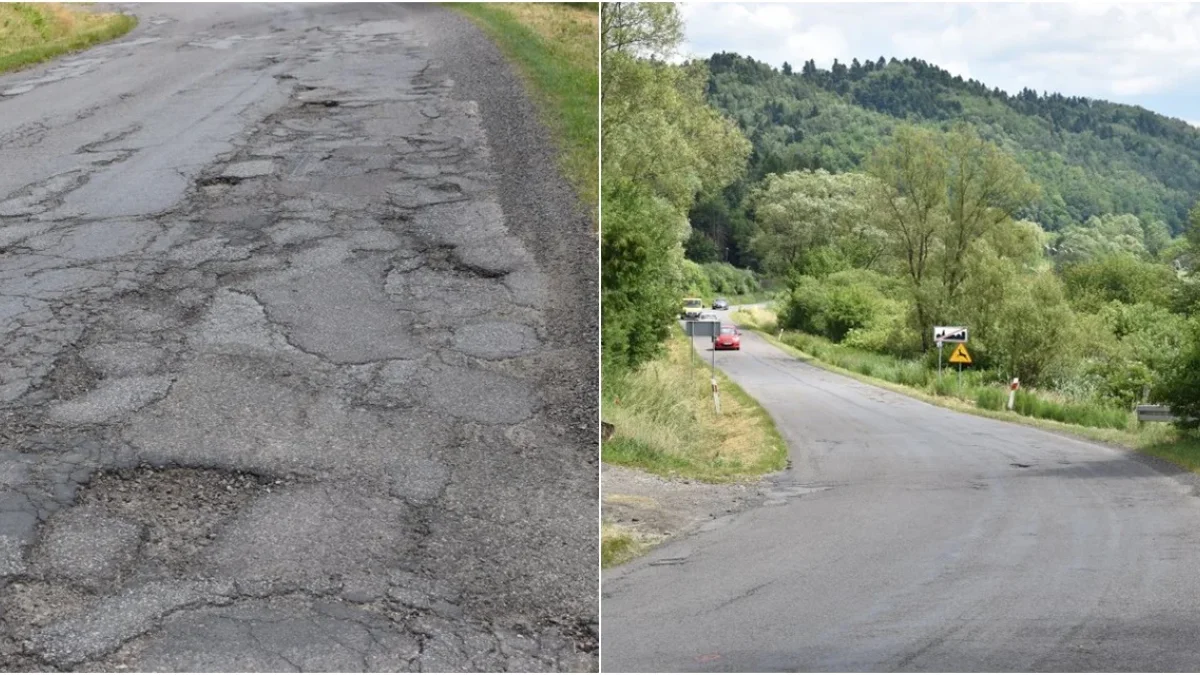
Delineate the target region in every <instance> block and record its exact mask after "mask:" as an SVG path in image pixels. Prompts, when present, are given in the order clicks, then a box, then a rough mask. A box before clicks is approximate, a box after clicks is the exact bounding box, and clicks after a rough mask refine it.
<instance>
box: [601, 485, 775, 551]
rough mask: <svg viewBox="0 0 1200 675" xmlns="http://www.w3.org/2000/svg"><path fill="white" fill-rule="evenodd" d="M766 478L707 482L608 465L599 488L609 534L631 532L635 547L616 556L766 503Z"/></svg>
mask: <svg viewBox="0 0 1200 675" xmlns="http://www.w3.org/2000/svg"><path fill="white" fill-rule="evenodd" d="M769 490H770V482H769V481H768V480H767V479H762V478H760V479H757V480H746V481H742V482H737V483H704V482H701V481H698V480H693V479H688V478H664V477H662V476H656V475H654V474H650V473H646V472H644V471H638V470H637V469H629V468H625V467H621V466H613V465H611V464H604V465H602V467H601V473H600V492H601V500H602V504H603V506H602V508H603V511H604V522H605V524H606V525H608V526H609V528H610V533H612V534H614V535H617V536H620V535H627V536H628V537H629V538H630V539H631V540H632V546H631V547H629V549H628V550H627V551H623V552H622V553H621V554H620V555H618V556H617V557H616V559H615V560H613V561H612V564H619V563H621V562H624V561H625V560H627V559H629V558H633V557H636V556H637V555H640V554H641V553H643V552H645V550H646V549H648V548H650V547H652V546H656V545H658V544H661V543H662V542H664V541H667V540H670V539H676V538H679V537H682V536H686V535H687V534H689V533H691V532H695V531H696V530H697V529H699V528H700V527H702V526H703V525H704V524H705V523H708V522H710V521H712V520H715V519H717V518H720V517H722V516H727V515H730V514H733V513H737V512H739V511H741V510H743V509H745V508H748V507H750V506H753V505H755V504H759V503H761V502H763V501H764V500H765V499H766V498H767V495H768V492H769Z"/></svg>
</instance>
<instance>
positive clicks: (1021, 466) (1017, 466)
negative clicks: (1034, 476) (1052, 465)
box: [1009, 462, 1033, 469]
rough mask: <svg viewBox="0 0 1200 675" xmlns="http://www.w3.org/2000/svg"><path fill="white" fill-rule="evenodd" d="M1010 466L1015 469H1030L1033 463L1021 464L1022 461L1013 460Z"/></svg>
mask: <svg viewBox="0 0 1200 675" xmlns="http://www.w3.org/2000/svg"><path fill="white" fill-rule="evenodd" d="M1009 466H1011V467H1013V468H1014V469H1028V468H1029V467H1031V466H1033V465H1032V464H1021V463H1020V462H1013V463H1012V464H1009Z"/></svg>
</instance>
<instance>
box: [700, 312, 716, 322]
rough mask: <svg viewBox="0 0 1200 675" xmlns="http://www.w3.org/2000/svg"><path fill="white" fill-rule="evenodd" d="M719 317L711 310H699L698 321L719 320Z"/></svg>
mask: <svg viewBox="0 0 1200 675" xmlns="http://www.w3.org/2000/svg"><path fill="white" fill-rule="evenodd" d="M720 320H721V317H719V316H717V315H716V314H715V313H713V312H700V321H720Z"/></svg>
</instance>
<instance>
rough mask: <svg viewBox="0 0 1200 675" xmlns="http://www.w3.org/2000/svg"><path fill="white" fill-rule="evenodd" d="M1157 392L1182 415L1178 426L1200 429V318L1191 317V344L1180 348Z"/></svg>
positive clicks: (1173, 409)
mask: <svg viewBox="0 0 1200 675" xmlns="http://www.w3.org/2000/svg"><path fill="white" fill-rule="evenodd" d="M1156 393H1157V396H1158V397H1159V398H1160V400H1162V401H1164V402H1165V403H1167V404H1168V405H1170V406H1171V411H1172V412H1173V413H1175V415H1176V416H1178V417H1179V418H1180V419H1179V421H1178V422H1176V425H1177V426H1179V427H1180V428H1182V429H1196V428H1200V320H1195V319H1193V320H1192V326H1191V331H1190V335H1189V344H1188V346H1187V347H1186V348H1185V349H1183V350H1181V352H1180V356H1179V357H1178V358H1177V359H1176V361H1175V363H1174V364H1172V367H1171V369H1170V371H1169V372H1168V374H1167V376H1166V377H1165V378H1164V381H1163V383H1162V384H1161V385H1160V386H1159V387H1158V389H1157V390H1156Z"/></svg>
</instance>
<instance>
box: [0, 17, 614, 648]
mask: <svg viewBox="0 0 1200 675" xmlns="http://www.w3.org/2000/svg"><path fill="white" fill-rule="evenodd" d="M118 7H120V8H122V9H125V10H127V11H130V12H132V13H134V14H136V15H137V16H138V17H139V19H140V23H139V26H138V27H137V29H135V30H134V31H133V32H132V33H130V34H129V35H128V36H125V37H124V38H122V39H120V40H118V41H116V42H114V43H111V44H106V45H102V46H99V47H96V48H94V49H91V50H89V51H86V52H83V53H80V54H75V55H71V56H69V57H66V58H64V59H61V60H58V61H54V62H52V63H49V64H46V65H43V66H40V67H38V68H34V69H31V70H27V71H23V72H19V73H12V74H8V75H4V76H0V157H3V160H4V161H3V162H0V335H2V338H3V339H0V670H5V671H27V670H35V671H41V670H66V669H70V670H105V671H116V670H127V671H161V670H171V671H225V672H244V671H276V672H277V671H293V670H321V671H363V670H370V671H418V670H420V671H450V670H468V671H472V670H474V671H480V670H482V671H495V670H506V669H507V670H518V671H546V670H580V669H589V668H594V667H595V665H596V648H597V637H598V636H597V634H596V621H597V618H598V616H597V615H598V604H597V598H596V583H597V575H598V573H597V570H596V559H597V550H596V549H597V541H596V539H597V536H596V534H597V526H596V494H597V489H596V488H597V485H596V483H597V470H596V461H597V460H596V449H595V438H596V396H597V394H596V390H595V373H596V355H595V336H596V324H595V317H594V312H593V313H591V315H589V313H588V312H580V311H579V308H580V307H587V306H591V303H593V302H594V299H595V297H596V279H595V270H596V246H595V238H594V229H593V227H592V223H591V222H590V220H589V217H588V215H587V214H586V210H585V209H583V208H581V207H580V204H579V203H578V200H577V199H576V197H575V195H574V194H573V193H572V191H571V189H570V188H569V187H568V185H567V184H566V182H565V181H564V180H563V179H562V177H560V176H559V175H558V174H557V172H556V169H555V168H554V167H555V166H556V162H555V153H554V148H553V147H551V145H550V143H549V142H548V140H547V138H546V133H545V131H544V130H543V129H542V128H541V127H540V126H539V125H538V123H537V121H536V120H537V114H536V111H535V110H534V109H533V108H532V107H531V103H530V102H529V100H528V99H527V97H526V96H525V94H524V91H523V89H522V86H521V84H520V82H519V80H518V79H517V77H516V76H515V75H514V73H513V72H511V71H510V69H509V68H508V66H507V65H506V64H505V62H504V60H503V59H502V58H501V56H500V54H499V52H498V51H497V49H496V48H495V47H494V46H493V45H492V44H490V43H489V41H488V40H487V39H486V38H485V37H484V36H483V34H482V33H480V32H479V31H478V30H477V29H475V28H474V27H473V25H472V24H471V23H470V22H469V21H466V20H465V19H463V18H461V17H459V16H458V15H457V14H455V13H453V12H451V11H447V10H444V9H439V8H437V7H433V6H428V5H426V6H405V5H395V4H371V5H361V4H325V5H322V4H303V5H299V4H298V5H286V4H237V3H233V4H205V5H180V4H146V5H140V4H133V5H118Z"/></svg>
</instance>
